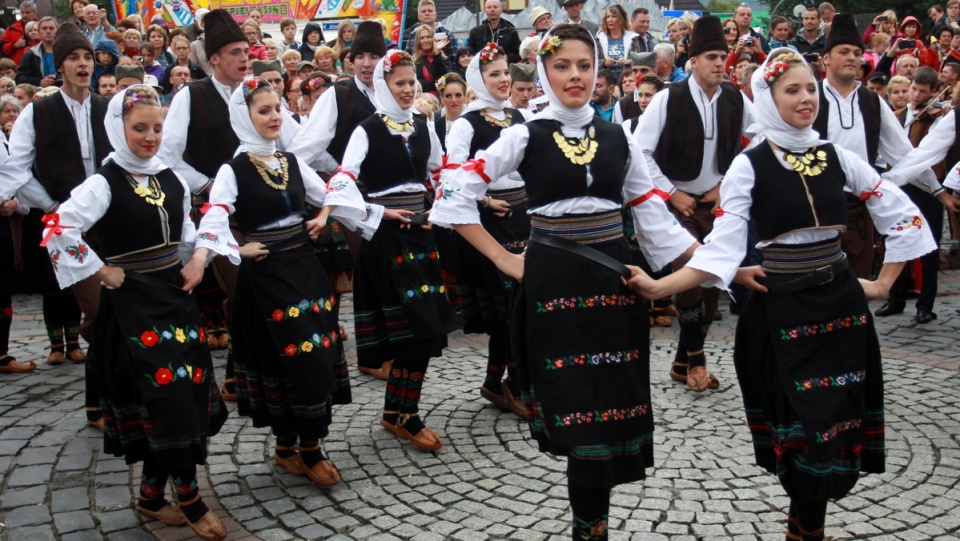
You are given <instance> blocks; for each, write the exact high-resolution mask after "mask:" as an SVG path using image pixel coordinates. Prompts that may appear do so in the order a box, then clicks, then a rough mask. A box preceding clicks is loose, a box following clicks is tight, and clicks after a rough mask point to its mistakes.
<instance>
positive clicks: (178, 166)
mask: <svg viewBox="0 0 960 541" xmlns="http://www.w3.org/2000/svg"><path fill="white" fill-rule="evenodd" d="M203 23H204V29H205V31H204V35H205V38H204V43H203V47H204V52H205V53H206V55H207V58H208V59H209V60H210V63H211V64H212V65H213V75H212V76H210V77H208V78H206V79H201V80H199V81H194V82H192V83H188V84H187V87H186V88H184V89H183V90H181V91H180V92H177V95H176V96H175V97H174V98H173V103H171V104H170V110H169V111H168V112H167V117H166V119H165V121H164V124H163V127H164V138H163V148H161V149H160V154H159V156H160V159H161V160H162V161H163V162H164V163H166V164H168V165H169V166H170V167H171V168H172V169H173V170H174V171H176V172H177V173H179V174H180V176H182V177H183V178H184V179H186V181H187V185H188V186H189V187H190V191H191V193H193V196H194V197H193V199H194V201H193V203H194V212H193V218H194V222H196V223H199V221H200V212H201V208H202V207H201V206H202V205H203V204H204V203H206V202H207V200H208V199H209V193H210V188H211V187H212V184H213V179H214V177H216V176H217V171H218V170H219V169H220V166H222V165H223V164H225V163H227V161H229V160H230V159H231V158H233V154H234V152H236V150H237V147H238V146H239V145H240V142H239V140H238V139H237V136H236V134H234V133H233V130H232V129H230V113H229V111H228V109H227V102H228V100H229V99H230V94H231V93H232V92H233V91H234V90H236V88H237V87H238V86H240V83H241V82H243V77H244V76H245V75H246V73H247V52H248V51H249V49H250V46H249V45H248V43H247V38H246V37H245V36H244V35H243V31H242V30H241V29H240V25H238V24H237V23H236V22H235V21H234V20H233V16H231V15H230V13H229V12H227V11H226V10H221V9H215V10H213V11H211V12H209V13H207V14H206V15H205V16H204V19H203ZM210 267H211V268H212V269H213V270H214V273H215V274H216V277H217V280H218V281H219V282H220V287H221V288H222V289H223V291H224V292H225V293H226V294H227V300H228V303H229V301H230V300H231V299H232V298H233V292H234V290H235V288H236V284H237V267H236V266H234V265H231V264H230V262H229V261H227V259H226V258H225V257H222V256H220V257H217V258H214V260H213V263H212V264H211V266H210ZM201 304H203V303H202V302H201ZM225 311H227V310H225ZM227 312H228V311H227ZM227 340H228V338H227V337H226V336H225V335H224V342H227ZM221 345H222V346H226V345H227V344H226V343H223V344H221ZM223 396H224V399H226V400H236V394H235V390H234V378H233V359H232V357H231V356H230V355H228V356H227V374H226V378H225V379H224V381H223Z"/></svg>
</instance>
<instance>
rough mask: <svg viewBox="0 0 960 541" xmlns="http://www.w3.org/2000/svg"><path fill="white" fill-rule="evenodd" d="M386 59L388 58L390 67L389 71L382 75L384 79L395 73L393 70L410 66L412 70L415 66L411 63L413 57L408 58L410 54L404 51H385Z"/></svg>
mask: <svg viewBox="0 0 960 541" xmlns="http://www.w3.org/2000/svg"><path fill="white" fill-rule="evenodd" d="M387 57H389V59H390V62H391V64H392V66H391V68H390V71H389V72H388V73H385V74H384V76H383V78H384V79H386V78H387V77H389V76H390V74H391V73H395V71H394V68H400V67H403V66H410V67H411V68H412V67H414V66H416V64H414V62H413V57H412V56H410V53H408V52H406V51H398V50H396V49H394V50H392V51H387Z"/></svg>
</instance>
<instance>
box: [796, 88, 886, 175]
mask: <svg viewBox="0 0 960 541" xmlns="http://www.w3.org/2000/svg"><path fill="white" fill-rule="evenodd" d="M817 86H818V87H819V89H820V110H819V111H818V112H817V119H816V120H814V121H813V129H814V130H817V133H819V134H820V139H825V140H827V141H829V140H830V134H829V133H828V132H829V129H828V126H829V124H830V107H831V106H833V105H835V104H836V102H835V101H834V100H833V99H832V98H831V99H828V98H827V91H825V90H824V88H823V81H822V80H821V81H818V82H817ZM857 105H858V106H859V107H860V116H862V117H863V126H854V127H853V128H851V129H859V130H862V133H863V135H864V137H866V138H867V158H868V161H869V162H870V165H873V166H876V165H877V155H878V154H879V153H880V107H882V104H881V103H880V96H878V95H877V93H876V92H874V91H872V90H870V89H869V88H867V87H865V86H861V87H859V88H857Z"/></svg>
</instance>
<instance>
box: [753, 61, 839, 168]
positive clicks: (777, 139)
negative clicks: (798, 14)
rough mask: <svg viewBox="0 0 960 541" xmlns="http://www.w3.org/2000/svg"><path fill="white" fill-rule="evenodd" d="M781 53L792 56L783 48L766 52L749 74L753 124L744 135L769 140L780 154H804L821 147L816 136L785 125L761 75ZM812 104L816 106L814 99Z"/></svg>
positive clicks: (805, 129)
mask: <svg viewBox="0 0 960 541" xmlns="http://www.w3.org/2000/svg"><path fill="white" fill-rule="evenodd" d="M782 53H794V54H796V52H795V51H793V50H792V49H786V48H780V49H775V50H773V51H770V54H769V55H767V59H766V60H765V61H764V62H763V64H762V65H761V66H760V67H759V68H758V69H757V70H756V71H755V72H753V78H751V79H750V86H751V88H752V89H753V109H754V114H753V116H754V118H755V119H756V122H755V123H754V124H751V125H750V126H749V127H748V128H747V131H748V132H750V133H754V134H756V137H762V138H765V139H768V140H770V141H771V142H773V144H775V145H777V146H778V147H780V148H781V149H783V150H792V151H801V150H807V149H808V148H811V147H815V146H818V145H820V144H822V143H823V141H821V140H820V134H818V133H817V132H816V131H814V130H813V128H811V127H807V128H804V129H799V128H794V127H793V126H791V125H790V124H787V123H786V121H784V120H783V117H781V116H780V111H779V110H777V104H776V103H774V101H773V90H772V89H771V88H770V86H769V85H768V84H767V81H766V80H765V79H764V73H766V71H767V66H768V65H769V64H770V61H771V60H773V59H774V58H775V57H777V56H779V55H780V54H782ZM814 100H815V101H816V102H817V103H819V101H818V100H817V99H816V98H814Z"/></svg>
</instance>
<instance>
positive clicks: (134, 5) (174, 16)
mask: <svg viewBox="0 0 960 541" xmlns="http://www.w3.org/2000/svg"><path fill="white" fill-rule="evenodd" d="M198 7H200V6H198ZM114 8H116V10H117V19H118V20H119V19H123V18H124V17H126V16H128V15H131V14H134V13H136V14H137V15H139V16H140V18H141V19H143V23H144V25H148V24H150V21H151V20H152V19H153V17H154V16H156V15H162V16H163V20H164V21H166V22H167V26H186V25H188V24H190V23H192V22H193V10H194V6H193V4H192V3H191V2H190V0H114Z"/></svg>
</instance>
